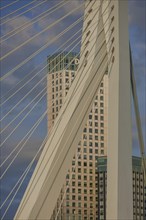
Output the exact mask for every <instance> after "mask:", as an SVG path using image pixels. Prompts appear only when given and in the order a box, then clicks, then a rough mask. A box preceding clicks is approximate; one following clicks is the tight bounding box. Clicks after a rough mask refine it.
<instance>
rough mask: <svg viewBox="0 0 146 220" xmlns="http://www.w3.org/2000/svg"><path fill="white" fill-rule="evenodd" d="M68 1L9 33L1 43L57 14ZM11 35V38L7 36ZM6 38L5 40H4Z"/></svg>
mask: <svg viewBox="0 0 146 220" xmlns="http://www.w3.org/2000/svg"><path fill="white" fill-rule="evenodd" d="M66 4H67V3H66V1H65V0H64V1H63V2H61V3H58V4H56V5H55V6H53V7H51V8H49V9H48V10H46V11H45V12H43V13H41V14H39V15H38V16H36V17H35V18H33V19H32V20H31V23H30V22H25V23H24V24H23V25H21V26H19V27H18V28H16V29H14V30H12V31H10V32H8V33H7V34H5V35H3V36H2V37H1V43H2V42H3V41H5V40H8V39H9V38H10V37H13V36H14V35H16V34H18V33H19V32H21V31H23V30H25V29H26V28H28V27H29V26H31V25H33V24H35V23H36V22H38V21H41V20H42V19H44V18H45V17H47V16H48V15H50V14H52V13H53V12H55V11H56V10H58V9H60V8H61V7H63V6H64V5H66ZM7 35H10V36H7ZM3 38H4V39H3Z"/></svg>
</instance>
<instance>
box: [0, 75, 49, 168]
mask: <svg viewBox="0 0 146 220" xmlns="http://www.w3.org/2000/svg"><path fill="white" fill-rule="evenodd" d="M46 77H47V76H46ZM45 89H46V87H45V88H44V89H43V90H42V91H41V93H43V91H44V90H45ZM45 94H46V93H45ZM45 94H44V95H45ZM44 95H43V96H42V97H41V98H39V100H38V101H37V102H36V103H35V104H34V105H33V107H32V108H31V109H30V110H29V111H28V112H27V114H25V116H24V117H23V118H22V119H21V120H20V122H19V123H18V124H17V126H15V128H14V129H13V130H12V131H11V132H10V133H9V135H7V137H6V138H5V140H4V141H3V142H2V143H1V144H0V147H2V145H4V143H5V142H6V141H7V140H8V139H9V137H10V136H11V135H12V134H13V133H14V132H15V131H16V129H17V128H18V127H19V126H20V125H21V124H22V122H23V121H24V120H25V119H26V118H27V116H28V115H29V114H30V113H31V112H32V111H33V109H34V108H35V107H36V106H37V104H38V103H39V102H40V100H41V99H42V98H43V97H44ZM2 165H3V163H2ZM2 165H0V167H1V166H2Z"/></svg>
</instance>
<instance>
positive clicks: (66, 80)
mask: <svg viewBox="0 0 146 220" xmlns="http://www.w3.org/2000/svg"><path fill="white" fill-rule="evenodd" d="M75 55H76V54H73V53H69V54H67V53H62V54H60V55H58V54H54V55H52V56H49V57H48V72H49V73H48V86H47V88H48V128H49V133H50V132H51V128H52V127H53V123H54V120H55V118H56V117H57V115H58V112H59V110H60V109H61V107H62V105H63V102H64V100H65V96H66V95H67V93H68V90H69V88H70V86H71V84H72V81H73V80H74V78H75V76H76V73H77V67H78V63H79V59H77V58H76V56H75ZM60 61H61V65H59V66H58V67H57V62H60ZM70 62H71V63H72V64H71V65H69V66H68V68H67V69H65V68H66V66H67V65H68V63H70ZM107 99H108V75H107V74H106V73H105V76H104V78H103V80H102V82H101V84H100V88H99V91H98V92H97V95H96V98H95V101H94V104H93V106H92V109H91V111H90V114H89V117H88V120H87V123H86V126H85V127H84V129H83V134H82V136H81V140H80V142H79V144H78V145H77V150H76V154H75V156H74V158H73V160H72V166H71V168H70V169H69V171H68V174H67V176H66V181H65V183H64V186H63V188H62V190H61V193H60V196H59V198H58V202H57V205H56V208H55V210H54V214H53V216H52V220H54V219H55V218H56V216H58V219H63V220H66V219H69V218H70V219H77V220H78V219H87V220H88V219H98V212H97V201H98V197H97V184H96V173H97V172H96V166H97V164H96V161H97V158H98V156H105V155H107V120H108V119H107V107H108V106H107V104H108V100H107ZM78 154H79V156H77V155H78ZM70 178H71V181H70ZM68 184H69V186H68ZM61 204H62V205H61ZM59 209H60V211H59Z"/></svg>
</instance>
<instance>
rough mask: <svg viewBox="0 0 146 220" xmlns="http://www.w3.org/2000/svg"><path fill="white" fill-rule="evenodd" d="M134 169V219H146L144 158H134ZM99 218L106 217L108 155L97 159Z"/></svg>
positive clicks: (99, 219)
mask: <svg viewBox="0 0 146 220" xmlns="http://www.w3.org/2000/svg"><path fill="white" fill-rule="evenodd" d="M132 170H133V219H134V220H144V219H146V184H145V183H144V172H143V170H142V160H141V158H139V157H133V158H132ZM96 183H97V218H98V220H102V219H106V193H107V157H99V158H98V160H97V179H96Z"/></svg>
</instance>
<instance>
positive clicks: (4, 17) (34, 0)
mask: <svg viewBox="0 0 146 220" xmlns="http://www.w3.org/2000/svg"><path fill="white" fill-rule="evenodd" d="M36 1H37V0H33V2H29V3H28V4H25V5H23V6H22V7H21V8H19V9H17V10H15V11H13V12H11V13H9V14H7V15H5V16H3V17H2V18H1V19H0V20H2V19H6V18H7V17H9V16H10V15H13V14H15V13H16V12H18V11H20V10H22V9H24V8H26V7H27V6H29V5H32V4H33V3H34V2H36ZM41 4H42V3H41ZM39 5H40V3H39V4H38V5H36V6H34V7H33V8H35V7H37V6H39ZM33 8H30V9H28V10H27V11H30V10H32V9H33ZM27 11H24V12H22V13H20V14H18V15H16V16H15V17H12V18H10V19H9V20H6V21H5V22H3V21H1V23H0V25H3V24H5V23H6V22H9V21H10V20H11V21H12V20H13V19H16V18H17V17H18V16H20V15H22V14H25V13H26V12H27Z"/></svg>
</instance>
